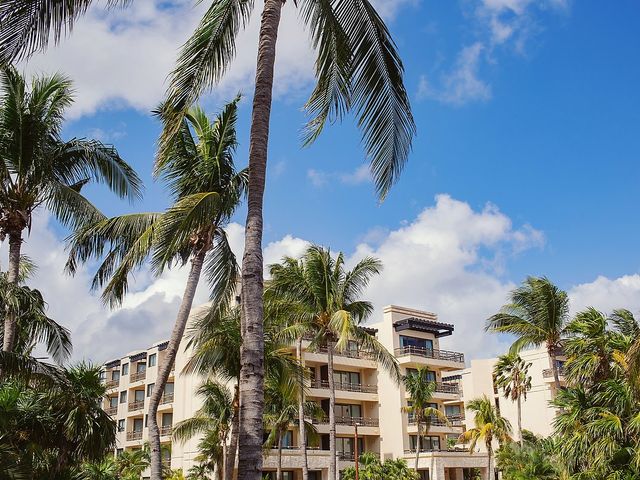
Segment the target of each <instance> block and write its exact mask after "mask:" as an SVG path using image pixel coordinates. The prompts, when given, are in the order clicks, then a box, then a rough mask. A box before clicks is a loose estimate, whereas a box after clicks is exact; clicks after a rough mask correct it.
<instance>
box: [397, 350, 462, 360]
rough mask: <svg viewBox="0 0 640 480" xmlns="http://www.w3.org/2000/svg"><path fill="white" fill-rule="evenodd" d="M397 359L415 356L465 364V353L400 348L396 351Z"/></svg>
mask: <svg viewBox="0 0 640 480" xmlns="http://www.w3.org/2000/svg"><path fill="white" fill-rule="evenodd" d="M394 353H395V356H396V357H402V356H406V355H415V356H416V357H422V358H431V359H434V360H444V361H447V362H455V363H464V353H459V352H450V351H448V350H435V349H431V348H421V347H412V346H406V347H400V348H396V349H395V350H394Z"/></svg>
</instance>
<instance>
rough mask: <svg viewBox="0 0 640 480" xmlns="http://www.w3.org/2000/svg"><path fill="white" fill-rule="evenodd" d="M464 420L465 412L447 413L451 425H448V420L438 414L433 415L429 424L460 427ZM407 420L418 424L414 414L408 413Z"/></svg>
mask: <svg viewBox="0 0 640 480" xmlns="http://www.w3.org/2000/svg"><path fill="white" fill-rule="evenodd" d="M463 420H464V414H460V415H447V421H448V422H449V425H447V422H445V421H444V420H443V419H441V418H439V417H436V416H432V417H431V418H430V421H429V424H430V425H432V426H434V427H446V426H451V427H458V426H460V425H461V424H462V422H463ZM407 421H408V423H409V425H415V424H416V419H415V417H414V416H413V415H408V419H407Z"/></svg>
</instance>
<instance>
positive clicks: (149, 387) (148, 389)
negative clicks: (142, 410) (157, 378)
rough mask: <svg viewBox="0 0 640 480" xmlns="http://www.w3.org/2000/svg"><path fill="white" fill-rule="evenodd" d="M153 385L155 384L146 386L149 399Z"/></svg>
mask: <svg viewBox="0 0 640 480" xmlns="http://www.w3.org/2000/svg"><path fill="white" fill-rule="evenodd" d="M154 385H155V383H150V384H149V385H147V397H150V396H151V394H152V393H153V386H154Z"/></svg>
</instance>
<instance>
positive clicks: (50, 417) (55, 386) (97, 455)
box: [0, 364, 116, 479]
mask: <svg viewBox="0 0 640 480" xmlns="http://www.w3.org/2000/svg"><path fill="white" fill-rule="evenodd" d="M99 371H100V368H99V367H93V366H90V365H85V364H80V365H78V366H74V367H70V368H67V369H64V370H60V371H59V375H58V376H57V377H55V378H53V379H52V381H51V382H50V383H49V384H48V385H47V387H46V388H44V387H43V385H42V384H41V383H39V382H29V383H25V382H24V381H21V380H20V379H19V378H15V379H13V380H12V379H10V378H9V379H8V380H7V381H4V382H3V383H2V384H0V432H3V433H2V434H1V435H0V452H3V453H4V454H5V455H9V456H12V457H13V458H14V460H15V461H16V463H15V465H16V468H17V469H22V470H26V471H29V472H32V474H33V475H34V477H35V478H51V479H57V478H66V476H68V475H71V474H72V473H73V474H75V473H77V470H78V469H79V467H80V465H82V464H83V463H84V462H100V461H102V459H103V458H104V457H105V455H107V454H108V452H112V451H113V448H114V446H115V431H116V425H115V422H114V421H113V420H112V419H111V418H110V417H109V416H108V415H107V414H106V413H105V412H104V411H103V410H102V409H101V408H100V401H101V399H102V397H103V396H104V394H105V389H104V386H103V385H102V383H101V381H100V378H99ZM109 468H110V467H109V465H107V464H104V465H97V466H96V469H95V470H96V471H95V472H94V473H95V474H96V475H97V474H98V473H99V472H100V470H102V471H106V472H108V471H109Z"/></svg>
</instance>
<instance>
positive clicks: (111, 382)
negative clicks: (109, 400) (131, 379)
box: [105, 379, 120, 389]
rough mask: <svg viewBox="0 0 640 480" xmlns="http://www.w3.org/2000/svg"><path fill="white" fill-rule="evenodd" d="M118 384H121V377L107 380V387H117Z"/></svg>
mask: <svg viewBox="0 0 640 480" xmlns="http://www.w3.org/2000/svg"><path fill="white" fill-rule="evenodd" d="M118 385H120V379H118V380H107V381H106V382H105V387H106V388H107V389H109V388H114V387H117V386H118Z"/></svg>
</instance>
